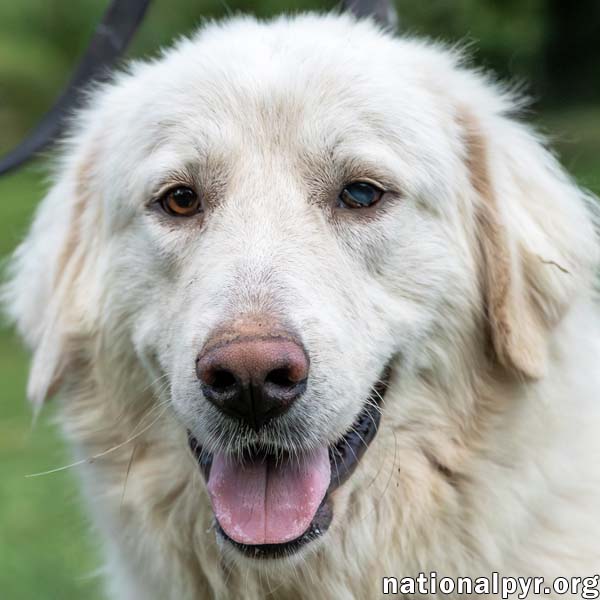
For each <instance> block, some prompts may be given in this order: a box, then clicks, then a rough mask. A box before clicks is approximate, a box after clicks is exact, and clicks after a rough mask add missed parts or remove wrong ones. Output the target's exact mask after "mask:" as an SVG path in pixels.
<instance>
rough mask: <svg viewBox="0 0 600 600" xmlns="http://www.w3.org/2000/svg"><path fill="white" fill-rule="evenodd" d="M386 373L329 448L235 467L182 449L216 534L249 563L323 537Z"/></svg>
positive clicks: (375, 420)
mask: <svg viewBox="0 0 600 600" xmlns="http://www.w3.org/2000/svg"><path fill="white" fill-rule="evenodd" d="M389 377H390V369H389V367H387V368H386V369H385V371H384V373H383V376H382V377H381V378H380V379H379V381H378V382H377V384H376V385H375V386H374V387H373V392H372V394H371V395H370V396H369V398H368V399H367V401H366V402H365V405H364V407H363V410H362V411H361V412H360V414H359V415H358V417H357V419H356V420H355V421H354V423H353V425H352V426H351V427H350V429H349V430H348V431H347V432H346V434H345V435H344V436H342V437H341V438H340V439H339V440H338V441H337V442H336V443H334V444H332V445H330V446H323V447H322V448H317V449H315V450H313V451H311V452H306V453H303V454H294V455H288V454H285V453H277V455H274V454H273V455H269V454H265V453H264V452H259V451H257V450H255V449H252V448H248V449H246V451H245V452H244V456H243V458H241V459H234V458H233V457H230V456H228V455H225V454H224V453H215V454H212V455H210V454H208V453H207V452H206V451H203V449H202V447H201V446H200V444H199V443H198V442H197V440H196V439H195V438H194V437H193V435H192V434H191V433H190V434H188V437H189V445H190V448H191V450H192V452H193V453H194V455H195V456H196V458H197V460H198V464H199V465H200V468H201V470H202V472H203V474H204V477H205V479H206V482H207V488H208V492H209V495H210V499H211V503H212V507H213V511H214V514H215V519H216V529H217V532H218V534H219V535H220V536H221V537H222V538H223V539H224V540H226V541H227V542H229V543H230V544H232V545H233V546H234V547H235V548H237V550H239V551H240V552H241V553H243V554H245V555H246V556H249V557H252V558H281V557H284V556H289V555H291V554H293V553H294V552H296V551H298V550H299V549H300V548H302V547H303V546H305V545H306V544H308V543H310V542H311V541H313V540H315V539H317V538H318V537H320V536H321V535H323V533H325V532H326V531H327V529H328V528H329V525H330V524H331V521H332V518H333V504H332V501H331V494H332V492H334V491H335V490H336V489H337V488H338V487H340V486H341V485H342V484H343V483H344V482H345V481H346V480H347V479H348V478H349V477H350V476H351V475H352V473H353V472H354V470H355V469H356V467H357V465H358V463H359V462H360V460H361V458H362V456H363V455H364V453H365V452H366V450H367V448H368V446H369V445H370V443H371V442H372V441H373V439H374V438H375V435H376V433H377V429H378V427H379V422H380V418H381V403H382V401H383V398H384V396H385V392H386V389H387V384H388V382H389Z"/></svg>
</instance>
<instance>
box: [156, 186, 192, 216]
mask: <svg viewBox="0 0 600 600" xmlns="http://www.w3.org/2000/svg"><path fill="white" fill-rule="evenodd" d="M159 202H160V205H161V207H162V209H163V210H164V211H165V212H166V213H167V214H169V215H173V216H174V217H193V216H194V215H196V214H198V213H199V212H200V210H201V207H200V198H198V194H196V192H195V191H194V190H192V189H191V188H189V187H183V186H181V187H176V188H173V189H171V190H169V191H168V192H167V193H166V194H165V195H164V196H163V197H162V198H161V199H160V200H159Z"/></svg>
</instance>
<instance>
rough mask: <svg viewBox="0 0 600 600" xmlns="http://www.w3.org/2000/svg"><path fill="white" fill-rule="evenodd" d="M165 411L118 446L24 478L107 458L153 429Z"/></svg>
mask: <svg viewBox="0 0 600 600" xmlns="http://www.w3.org/2000/svg"><path fill="white" fill-rule="evenodd" d="M166 411H167V407H165V409H164V410H163V411H162V412H161V413H160V415H158V417H156V419H154V421H152V423H150V425H148V426H146V427H144V429H142V430H141V431H140V432H139V433H137V434H135V435H134V436H132V437H130V438H129V439H127V440H125V441H124V442H121V443H120V444H117V445H116V446H113V447H112V448H109V449H108V450H104V451H103V452H99V453H98V454H94V455H93V456H90V457H88V458H84V459H82V460H78V461H76V462H74V463H71V464H69V465H64V466H62V467H57V468H55V469H49V470H48V471H41V472H40V473H30V474H29V475H25V478H26V479H29V478H31V477H41V476H42V475H52V474H53V473H59V472H61V471H66V470H68V469H72V468H74V467H79V466H81V465H86V464H92V463H93V462H95V461H96V460H97V459H99V458H103V457H104V456H107V455H108V454H111V453H112V452H116V451H117V450H120V449H121V448H123V447H124V446H126V445H127V444H130V443H131V442H132V441H133V440H135V439H137V438H138V437H139V436H140V435H142V434H143V433H146V431H148V430H149V429H150V428H151V427H153V426H154V425H155V424H156V423H157V422H158V420H159V419H160V418H161V417H162V416H163V415H164V414H165V412H166Z"/></svg>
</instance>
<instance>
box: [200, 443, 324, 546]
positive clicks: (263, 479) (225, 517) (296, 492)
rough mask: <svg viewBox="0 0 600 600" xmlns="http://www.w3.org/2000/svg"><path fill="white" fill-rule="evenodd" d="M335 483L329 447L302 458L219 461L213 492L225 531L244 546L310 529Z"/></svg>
mask: <svg viewBox="0 0 600 600" xmlns="http://www.w3.org/2000/svg"><path fill="white" fill-rule="evenodd" d="M330 479H331V468H330V465H329V453H328V450H327V448H326V447H323V448H319V449H318V450H315V451H313V452H310V453H306V454H304V455H301V456H300V457H297V456H296V457H294V458H293V459H292V458H284V459H281V460H279V461H277V462H276V461H275V459H274V458H264V457H262V458H260V457H257V458H255V459H250V460H245V461H244V462H243V463H242V462H236V461H234V460H233V459H232V458H231V457H228V456H225V455H224V454H221V453H219V454H215V455H214V457H213V462H212V466H211V469H210V476H209V479H208V492H209V494H210V498H211V502H212V506H213V510H214V513H215V517H216V518H217V521H218V522H219V525H220V526H221V527H222V528H223V531H225V533H226V534H227V535H228V536H229V537H230V538H231V539H232V540H234V541H236V542H239V543H241V544H249V545H261V544H282V543H285V542H289V541H291V540H294V539H296V538H297V537H299V536H301V535H302V534H303V533H304V532H305V531H306V530H307V529H308V528H309V526H310V524H311V521H312V520H313V519H314V517H315V514H316V512H317V509H318V508H319V506H320V504H321V502H322V501H323V498H324V497H325V494H326V492H327V488H328V487H329V483H330Z"/></svg>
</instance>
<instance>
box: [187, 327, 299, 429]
mask: <svg viewBox="0 0 600 600" xmlns="http://www.w3.org/2000/svg"><path fill="white" fill-rule="evenodd" d="M227 337H229V338H232V339H225V340H224V341H223V338H222V336H219V337H218V338H217V340H216V342H215V341H213V342H211V341H209V342H208V343H207V345H206V346H205V350H203V351H202V352H201V353H200V355H199V356H198V358H197V360H196V374H197V376H198V379H199V380H200V382H201V386H202V392H203V394H204V396H205V397H206V398H207V399H208V400H209V401H210V402H212V403H213V404H214V405H215V406H216V407H217V408H219V409H220V410H221V411H223V412H224V413H225V414H227V415H229V416H231V417H233V418H236V419H240V420H242V421H244V422H245V423H246V424H248V425H249V426H250V427H251V428H253V429H255V430H258V429H260V428H261V427H262V426H263V425H264V424H265V423H266V422H267V421H269V420H271V419H273V418H274V417H277V416H279V415H281V414H283V413H284V412H286V411H287V410H288V409H289V408H290V406H291V405H292V404H293V402H294V401H295V400H296V399H297V398H298V397H299V396H300V395H301V394H302V392H303V391H304V390H305V389H306V379H307V377H308V368H309V361H308V358H307V355H306V352H305V350H304V348H303V347H302V346H301V345H300V344H299V343H298V342H297V341H295V340H294V339H292V338H291V337H286V336H282V335H275V336H270V335H269V334H268V332H265V331H264V330H263V331H261V332H260V335H251V336H242V337H239V336H226V338H227Z"/></svg>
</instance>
